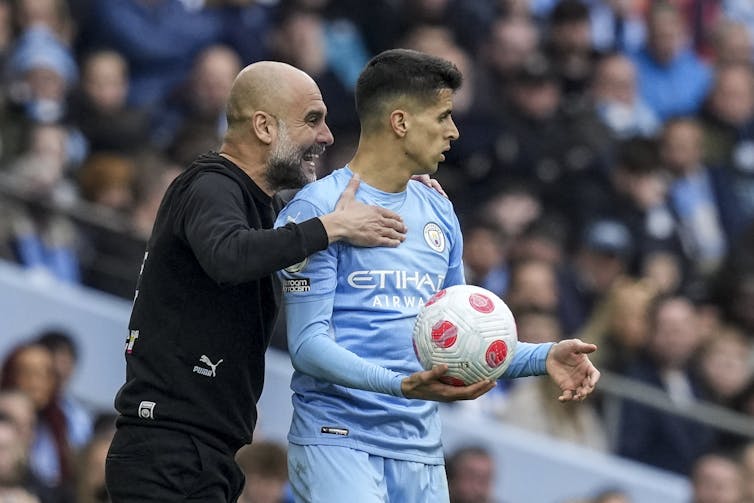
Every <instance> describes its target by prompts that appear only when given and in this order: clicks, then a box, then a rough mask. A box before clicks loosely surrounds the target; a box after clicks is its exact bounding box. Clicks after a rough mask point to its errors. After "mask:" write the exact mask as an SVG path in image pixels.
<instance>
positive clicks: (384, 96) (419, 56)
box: [356, 49, 463, 128]
mask: <svg viewBox="0 0 754 503" xmlns="http://www.w3.org/2000/svg"><path fill="white" fill-rule="evenodd" d="M462 81H463V77H462V75H461V72H460V71H459V70H458V68H456V66H455V65H454V64H453V63H451V62H450V61H447V60H445V59H443V58H439V57H436V56H431V55H429V54H425V53H422V52H419V51H413V50H410V49H390V50H387V51H384V52H381V53H380V54H378V55H377V56H375V57H374V58H372V59H371V60H370V61H369V63H367V65H366V67H365V68H364V70H363V71H362V72H361V75H360V76H359V80H358V82H357V83H356V112H357V114H358V115H359V120H360V121H361V125H362V128H364V127H365V126H366V127H370V126H372V125H373V124H374V122H375V121H376V119H377V118H378V117H379V116H380V113H381V112H382V111H383V109H384V106H385V105H386V104H388V103H390V102H391V100H392V99H394V98H396V97H399V96H406V97H409V98H410V99H413V100H417V101H418V102H420V103H431V102H432V101H433V100H434V99H436V98H437V95H438V93H439V92H440V91H442V90H443V89H450V90H452V91H456V90H457V89H458V88H459V87H461V83H462Z"/></svg>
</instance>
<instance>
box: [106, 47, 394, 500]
mask: <svg viewBox="0 0 754 503" xmlns="http://www.w3.org/2000/svg"><path fill="white" fill-rule="evenodd" d="M326 113H327V108H326V107H325V104H324V102H323V100H322V96H321V93H320V91H319V89H318V88H317V85H316V84H315V83H314V81H313V80H312V79H311V78H310V77H309V76H308V75H306V74H305V73H304V72H301V71H300V70H297V69H295V68H293V67H291V66H288V65H285V64H282V63H276V62H269V61H268V62H259V63H255V64H252V65H250V66H248V67H247V68H245V69H244V70H243V71H242V72H241V73H240V74H239V75H238V77H237V78H236V81H235V83H234V85H233V88H232V90H231V95H230V98H229V102H228V107H227V117H228V131H227V134H226V136H225V138H224V142H223V145H222V146H221V148H220V151H219V153H218V152H210V153H208V154H205V155H202V156H200V157H199V158H198V159H196V161H195V162H194V163H193V164H192V165H191V166H190V167H189V168H188V169H187V170H186V171H185V172H184V173H183V174H181V175H180V176H179V177H178V178H177V179H176V180H175V181H174V182H173V184H172V185H171V186H170V188H169V189H168V191H167V193H166V194H165V196H164V199H163V201H162V204H161V207H160V210H159V213H158V215H157V219H156V222H155V224H154V228H153V231H152V236H151V238H150V240H149V243H148V246H147V252H146V253H145V255H144V263H143V265H142V272H141V275H140V278H139V283H138V285H137V290H136V296H135V300H134V306H133V311H132V314H131V320H130V324H129V334H128V338H127V340H126V347H125V353H126V355H125V357H126V364H127V370H126V382H125V384H124V385H123V387H122V388H121V390H120V391H119V392H118V395H117V397H116V399H115V406H116V408H117V410H118V412H119V413H120V415H119V417H118V420H117V425H118V431H117V433H116V435H115V439H114V440H113V443H112V445H111V447H110V451H109V453H108V457H107V488H108V491H109V493H110V497H111V499H112V501H113V502H116V503H117V502H124V501H128V502H136V501H138V502H146V501H155V502H156V501H159V502H166V501H202V502H218V501H235V500H236V498H237V497H238V495H239V494H240V492H241V490H242V487H243V475H242V473H241V472H240V470H239V468H238V467H237V465H236V463H235V461H234V455H235V452H236V451H237V450H238V449H239V448H240V447H241V446H242V445H244V444H246V443H249V442H251V437H252V432H253V429H254V425H255V422H256V403H257V401H258V399H259V397H260V394H261V392H262V385H263V380H264V353H265V350H266V348H267V344H268V342H269V339H270V336H271V333H272V328H273V324H274V321H275V317H276V314H277V311H278V304H279V295H280V293H279V290H278V288H277V285H276V283H275V280H274V279H273V273H274V272H275V271H277V270H279V269H282V268H285V267H290V266H293V265H294V264H297V263H299V262H302V261H303V260H305V259H306V257H307V256H308V255H310V254H312V253H314V252H316V251H319V250H323V249H325V248H326V247H327V246H328V244H329V243H331V242H333V241H337V240H341V239H344V240H347V241H348V242H350V243H352V244H355V245H357V246H398V245H399V244H400V243H401V241H402V240H403V239H404V235H405V230H406V229H405V226H404V224H403V222H402V220H401V219H400V217H399V216H398V215H397V214H395V213H393V212H390V211H388V210H385V209H383V208H378V207H374V206H367V205H364V204H362V203H360V202H358V201H356V200H355V199H354V195H355V192H356V189H357V187H358V183H359V182H358V179H356V178H355V179H353V180H351V183H350V184H349V186H348V188H347V189H346V190H345V191H344V192H343V195H342V197H341V198H340V200H339V202H338V204H337V206H336V208H335V210H334V211H333V212H332V213H330V214H327V215H324V216H322V217H320V218H312V219H310V220H307V221H304V222H301V223H299V224H295V223H290V224H288V225H286V226H285V227H282V228H279V229H272V226H273V223H274V221H275V210H274V206H273V196H274V195H275V193H276V191H277V190H279V189H281V188H285V187H297V186H298V187H300V186H302V185H304V184H305V183H307V182H309V181H312V180H314V178H315V164H316V160H317V158H318V156H319V155H320V154H321V153H322V152H323V151H324V149H325V147H326V146H328V145H330V144H331V143H332V142H333V138H332V134H331V133H330V130H329V129H328V127H327V125H326V123H325V115H326Z"/></svg>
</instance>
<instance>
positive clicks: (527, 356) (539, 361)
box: [502, 342, 553, 379]
mask: <svg viewBox="0 0 754 503" xmlns="http://www.w3.org/2000/svg"><path fill="white" fill-rule="evenodd" d="M552 346H553V343H551V342H548V343H544V344H531V343H528V342H518V343H517V344H516V354H515V355H514V356H513V360H512V361H511V364H510V365H509V366H508V368H507V369H506V370H505V372H504V373H503V375H502V377H506V378H509V379H513V378H516V377H527V376H538V375H545V374H547V365H546V362H547V353H549V352H550V348H552Z"/></svg>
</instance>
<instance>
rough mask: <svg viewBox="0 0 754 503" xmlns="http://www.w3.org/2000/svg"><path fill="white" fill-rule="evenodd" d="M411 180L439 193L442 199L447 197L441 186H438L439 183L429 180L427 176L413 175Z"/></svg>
mask: <svg viewBox="0 0 754 503" xmlns="http://www.w3.org/2000/svg"><path fill="white" fill-rule="evenodd" d="M411 179H412V180H416V181H417V182H421V183H423V184H424V185H426V186H427V187H429V188H430V189H435V190H436V191H437V192H439V193H440V195H442V196H444V197H448V195H447V194H446V193H445V191H444V190H443V188H442V185H440V182H438V181H437V180H435V179H434V178H430V176H429V175H414V176H412V177H411Z"/></svg>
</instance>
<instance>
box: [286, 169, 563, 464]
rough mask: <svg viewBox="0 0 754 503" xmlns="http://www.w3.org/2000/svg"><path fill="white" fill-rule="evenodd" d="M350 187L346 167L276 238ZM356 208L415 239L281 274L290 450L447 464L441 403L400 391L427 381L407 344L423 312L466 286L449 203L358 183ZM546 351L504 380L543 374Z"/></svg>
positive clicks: (521, 353) (292, 212)
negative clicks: (370, 209) (380, 211)
mask: <svg viewBox="0 0 754 503" xmlns="http://www.w3.org/2000/svg"><path fill="white" fill-rule="evenodd" d="M352 176H353V173H352V172H351V171H350V169H348V167H345V168H343V169H340V170H337V171H335V172H333V173H332V174H331V175H329V176H327V177H325V178H323V179H321V180H319V181H317V182H314V183H312V184H309V185H308V186H306V187H305V188H303V189H302V190H301V191H300V192H299V193H298V194H297V195H296V197H295V198H294V199H293V200H292V201H291V202H290V203H289V204H288V206H286V208H285V209H284V210H283V211H282V212H281V213H280V215H279V217H278V221H277V223H276V226H282V225H285V223H287V222H289V221H291V220H293V221H297V222H301V221H304V220H307V219H309V218H312V217H316V216H321V215H324V214H327V213H330V212H331V211H333V210H334V208H335V204H336V202H337V200H338V199H339V198H340V196H341V193H342V192H343V190H344V189H345V188H346V185H347V184H348V181H349V180H350V178H351V177H352ZM356 198H357V199H358V200H360V201H362V202H364V203H367V204H372V205H377V206H382V207H384V208H387V209H390V210H392V211H394V212H396V213H399V214H400V215H401V217H402V218H403V220H404V222H405V224H406V226H407V227H408V233H407V236H406V240H405V242H403V243H402V244H401V245H400V246H398V247H397V248H386V247H381V248H360V247H354V246H351V245H349V244H347V243H343V242H338V243H335V244H332V245H330V247H329V248H328V249H327V250H324V251H322V252H318V253H316V254H314V255H312V256H310V257H309V258H308V259H307V260H305V261H304V262H302V263H300V264H297V265H295V266H292V267H289V268H288V269H287V270H285V271H281V272H280V278H281V280H282V282H283V292H284V296H285V303H286V311H287V322H288V323H287V325H288V347H289V351H290V354H291V361H292V362H293V366H294V368H295V369H296V370H295V372H294V375H293V378H292V381H291V388H292V390H293V392H294V395H293V406H294V413H293V421H292V424H291V429H290V433H289V436H288V439H289V441H290V442H292V443H294V444H299V445H314V444H319V445H342V446H347V447H351V448H353V449H359V450H363V451H365V452H368V453H371V454H375V455H378V456H384V457H388V458H394V459H403V460H407V461H416V462H421V463H426V464H442V463H443V453H442V444H441V441H440V419H439V415H438V407H437V403H436V402H431V401H425V400H416V399H407V398H404V397H403V396H402V393H401V389H400V385H401V381H402V379H404V378H405V377H406V376H408V375H410V374H412V373H414V372H417V371H419V370H422V369H421V366H420V364H419V362H418V361H417V359H416V356H415V354H414V351H413V347H412V342H411V332H412V329H413V324H414V319H415V317H416V315H417V313H418V311H419V309H420V308H421V307H422V306H423V305H424V302H425V301H426V299H428V298H429V297H431V296H432V295H433V294H434V293H435V292H437V291H438V290H441V289H442V288H445V287H448V286H452V285H456V284H462V283H464V276H463V264H462V261H461V257H462V251H463V243H462V236H461V232H460V226H459V223H458V219H457V217H456V215H455V213H454V211H453V207H452V204H451V203H450V201H448V200H447V199H446V198H444V197H442V196H441V195H440V194H438V193H437V192H436V191H434V190H433V189H431V188H429V187H426V186H424V185H423V184H421V183H418V182H414V181H411V182H409V183H408V187H407V189H406V190H405V191H404V192H400V193H386V192H382V191H379V190H377V189H375V188H373V187H370V186H369V185H367V184H366V183H364V182H362V183H361V185H360V186H359V190H358V192H357V194H356ZM549 347H550V345H526V344H519V348H518V349H517V352H516V356H515V357H514V360H513V362H512V364H511V366H510V367H509V370H508V371H507V372H506V374H507V375H508V376H517V375H533V374H542V373H544V360H545V357H546V354H547V351H548V350H549Z"/></svg>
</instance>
